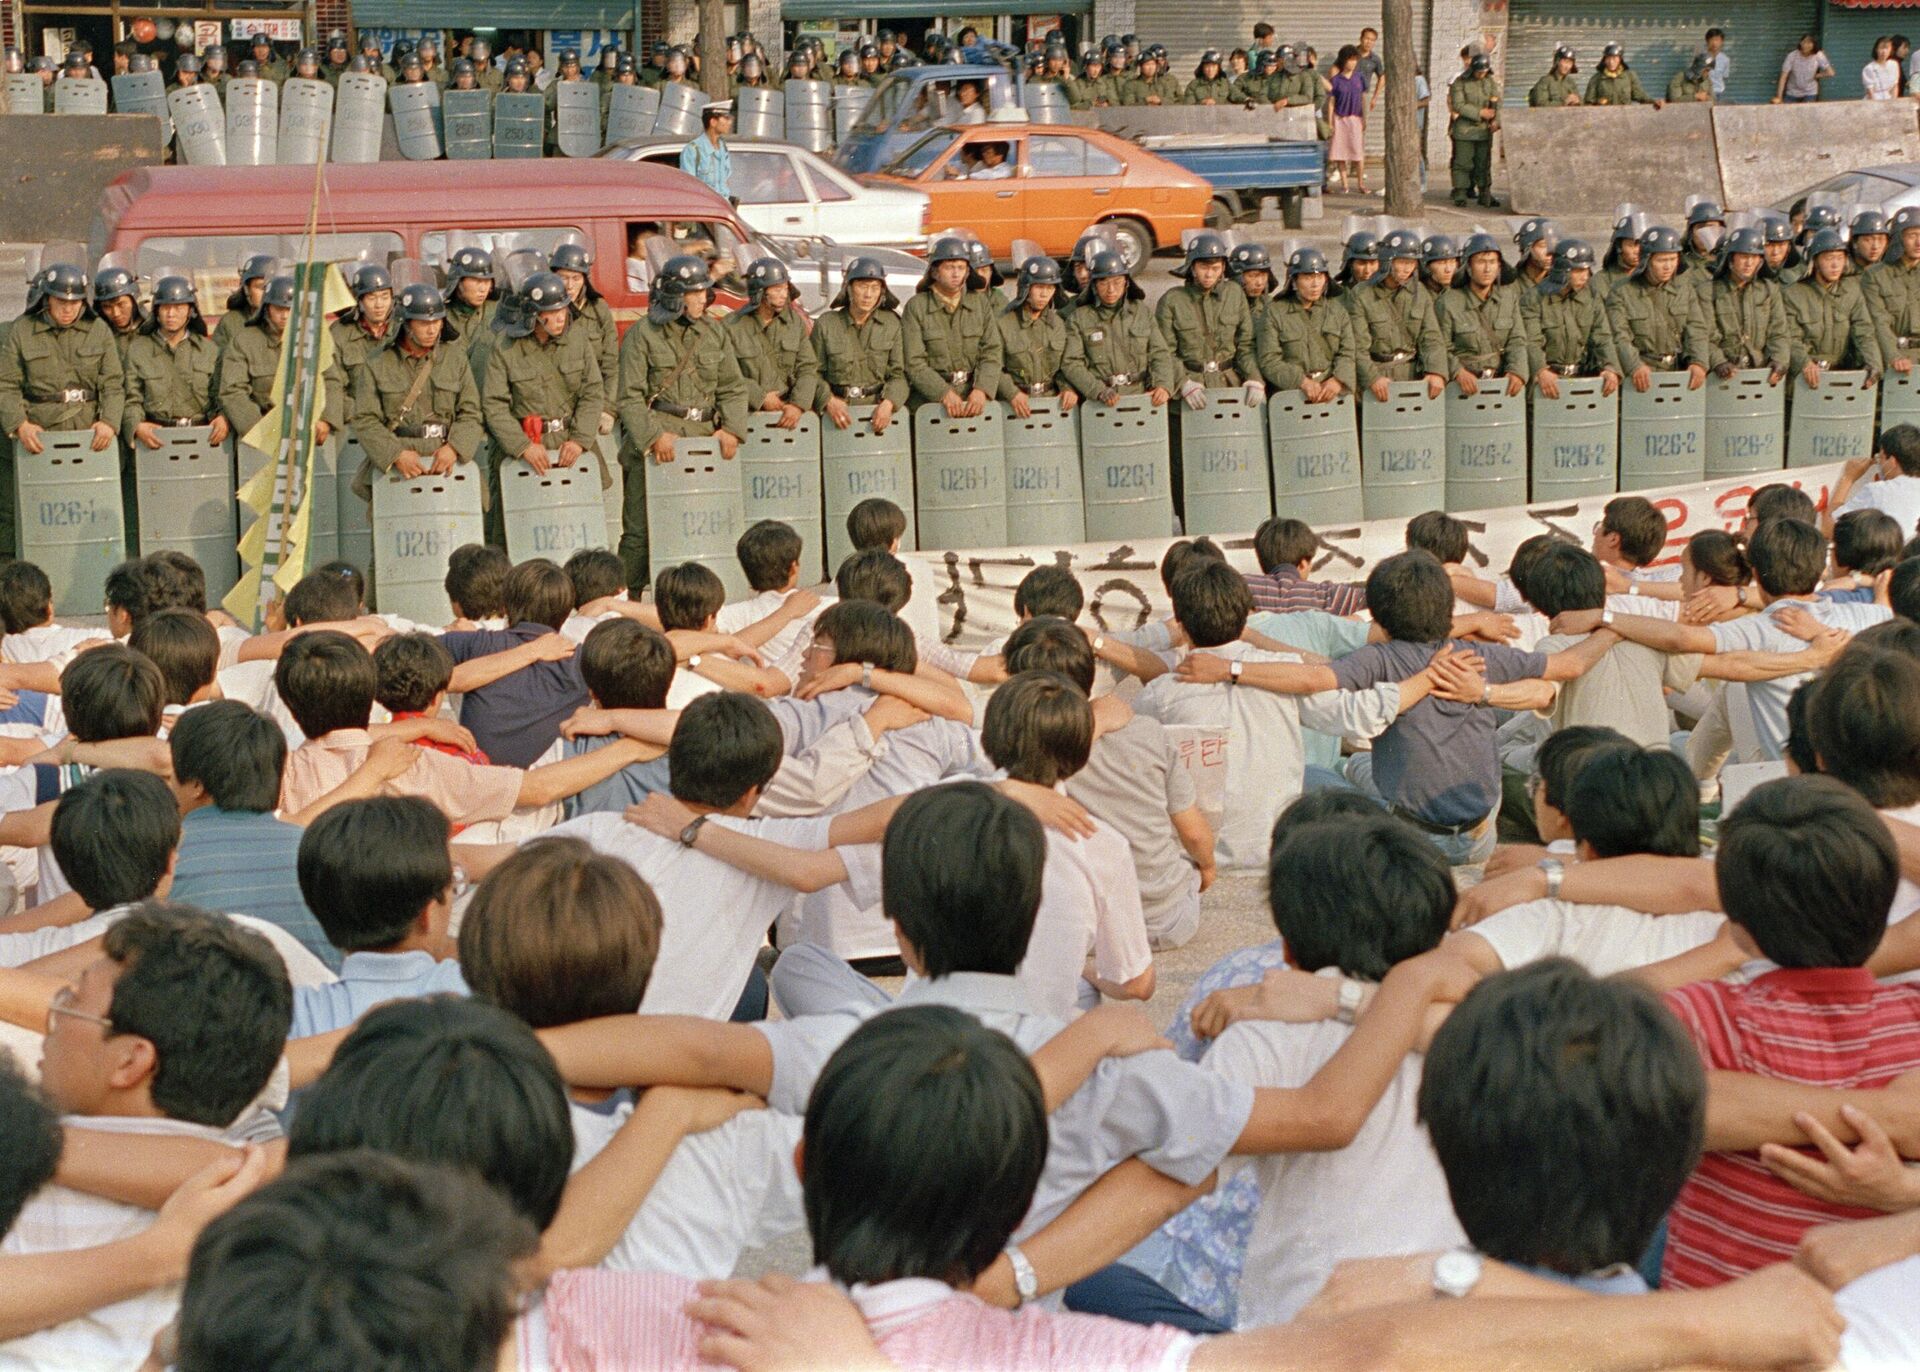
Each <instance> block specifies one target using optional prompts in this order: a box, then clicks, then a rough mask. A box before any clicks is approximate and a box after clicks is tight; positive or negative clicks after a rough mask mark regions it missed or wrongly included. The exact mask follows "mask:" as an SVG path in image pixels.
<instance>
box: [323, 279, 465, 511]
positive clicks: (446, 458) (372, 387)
mask: <svg viewBox="0 0 1920 1372" xmlns="http://www.w3.org/2000/svg"><path fill="white" fill-rule="evenodd" d="M398 313H399V316H400V326H399V328H397V329H396V330H394V331H393V333H392V334H391V336H390V337H389V338H388V339H387V341H386V343H385V344H384V345H382V346H381V347H379V348H377V349H376V350H375V351H374V352H373V353H372V355H371V356H369V357H368V358H367V361H366V365H365V366H363V367H362V368H361V369H360V372H359V374H358V375H357V376H356V377H355V379H354V383H353V435H354V437H355V438H357V439H359V440H360V447H361V449H362V451H364V452H365V453H366V461H365V462H363V463H362V464H361V467H360V470H359V472H358V473H356V474H355V476H354V478H353V489H354V490H355V491H356V492H357V493H360V494H362V495H364V496H365V498H367V499H369V500H371V499H372V490H371V486H370V484H369V483H370V481H371V479H372V474H373V469H374V468H375V467H378V468H379V469H380V470H381V471H383V472H398V473H399V474H400V476H401V477H402V478H403V479H405V480H408V481H411V480H412V479H413V478H414V477H416V476H423V475H425V474H427V473H429V472H431V473H433V474H434V475H435V476H445V475H446V474H447V473H448V472H450V471H452V470H453V466H454V463H456V462H471V461H473V458H474V454H475V453H476V452H477V451H478V450H479V447H480V442H481V439H482V438H484V437H485V435H486V430H485V427H484V426H483V425H482V423H481V420H480V392H479V389H478V388H477V387H476V386H475V384H474V380H473V371H472V369H471V367H469V366H468V363H467V350H466V348H465V347H464V346H457V345H458V344H459V340H460V332H459V330H458V329H456V328H454V327H453V326H452V325H451V324H450V323H449V322H448V321H447V302H446V298H445V297H444V296H442V295H441V294H440V288H439V287H437V286H430V285H426V284H418V285H412V286H408V287H407V288H406V289H405V290H403V291H402V292H400V301H399V305H398Z"/></svg>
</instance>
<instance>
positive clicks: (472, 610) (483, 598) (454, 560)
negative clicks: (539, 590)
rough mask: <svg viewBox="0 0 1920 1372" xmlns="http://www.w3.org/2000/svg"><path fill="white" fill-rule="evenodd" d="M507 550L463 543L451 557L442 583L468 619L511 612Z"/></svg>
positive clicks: (510, 568) (454, 603) (486, 545)
mask: <svg viewBox="0 0 1920 1372" xmlns="http://www.w3.org/2000/svg"><path fill="white" fill-rule="evenodd" d="M512 570H513V563H512V562H510V561H509V560H508V558H507V554H506V551H505V550H504V549H501V548H495V547H493V546H491V545H490V544H486V543H463V544H461V545H460V546H459V547H458V548H455V549H454V550H453V553H452V555H451V556H450V557H448V558H447V577H446V580H445V581H444V582H443V583H441V584H442V588H443V589H444V590H445V591H446V593H447V599H448V600H449V601H450V602H451V603H452V604H453V605H454V606H455V607H456V608H457V609H458V610H459V612H460V613H461V614H462V615H464V616H466V617H467V618H468V619H492V618H494V617H495V616H498V615H504V614H505V613H506V612H507V573H508V572H510V571H512Z"/></svg>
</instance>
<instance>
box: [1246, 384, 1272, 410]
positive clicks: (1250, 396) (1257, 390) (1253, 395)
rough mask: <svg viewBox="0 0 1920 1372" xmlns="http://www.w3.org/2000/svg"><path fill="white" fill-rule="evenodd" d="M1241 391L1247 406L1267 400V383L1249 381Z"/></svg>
mask: <svg viewBox="0 0 1920 1372" xmlns="http://www.w3.org/2000/svg"><path fill="white" fill-rule="evenodd" d="M1241 389H1242V390H1243V391H1245V392H1246V396H1247V404H1249V405H1258V404H1259V403H1260V402H1261V401H1263V400H1265V399H1266V398H1267V383H1266V382H1264V381H1249V382H1248V383H1247V384H1246V385H1245V386H1243V387H1241Z"/></svg>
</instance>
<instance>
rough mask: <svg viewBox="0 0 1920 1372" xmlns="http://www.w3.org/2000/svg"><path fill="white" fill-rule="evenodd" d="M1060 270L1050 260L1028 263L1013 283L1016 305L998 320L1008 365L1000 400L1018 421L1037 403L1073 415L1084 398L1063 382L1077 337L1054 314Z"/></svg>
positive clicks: (1037, 258)
mask: <svg viewBox="0 0 1920 1372" xmlns="http://www.w3.org/2000/svg"><path fill="white" fill-rule="evenodd" d="M1060 283H1061V274H1060V264H1059V263H1058V262H1056V261H1054V260H1053V259H1052V258H1051V257H1040V256H1034V257H1029V258H1028V259H1027V260H1026V261H1025V262H1022V263H1021V264H1020V270H1019V272H1018V273H1017V274H1016V275H1015V277H1014V301H1013V303H1012V304H1011V305H1009V306H1007V308H1005V309H1004V310H1001V311H1000V313H999V316H998V318H997V321H996V322H997V325H998V328H999V330H1000V346H1001V351H1002V353H1003V355H1004V357H1005V364H1004V366H1003V367H1002V369H1001V372H1000V388H999V398H1000V399H1001V400H1004V401H1005V402H1006V403H1007V406H1008V408H1010V409H1011V410H1012V411H1013V412H1014V414H1015V415H1016V416H1018V417H1019V418H1021V419H1025V418H1027V417H1028V416H1030V415H1031V414H1032V413H1033V402H1034V401H1035V400H1042V399H1047V398H1051V397H1058V398H1059V401H1060V412H1061V413H1062V414H1071V413H1073V407H1074V406H1075V405H1077V404H1078V403H1079V402H1080V396H1079V393H1078V392H1077V391H1075V390H1074V389H1073V387H1071V386H1068V385H1065V384H1063V383H1062V381H1061V379H1060V372H1061V368H1062V367H1063V366H1064V365H1065V364H1066V360H1067V355H1068V353H1069V351H1070V350H1074V349H1076V348H1077V346H1078V342H1079V336H1078V335H1077V334H1075V333H1074V332H1073V331H1072V330H1070V329H1069V328H1068V327H1067V324H1066V321H1065V320H1063V319H1061V317H1060V312H1059V311H1058V310H1057V309H1055V308H1054V306H1055V303H1056V302H1057V301H1058V300H1059V298H1060Z"/></svg>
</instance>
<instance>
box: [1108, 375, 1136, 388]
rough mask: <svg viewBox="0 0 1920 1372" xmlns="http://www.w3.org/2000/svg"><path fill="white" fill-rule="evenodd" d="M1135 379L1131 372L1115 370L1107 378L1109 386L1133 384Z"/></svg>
mask: <svg viewBox="0 0 1920 1372" xmlns="http://www.w3.org/2000/svg"><path fill="white" fill-rule="evenodd" d="M1135 379H1136V378H1135V377H1134V375H1133V374H1132V373H1131V372H1115V373H1114V374H1113V375H1112V376H1110V377H1108V378H1107V384H1108V385H1109V386H1131V385H1132V384H1133V383H1134V381H1135Z"/></svg>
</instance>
